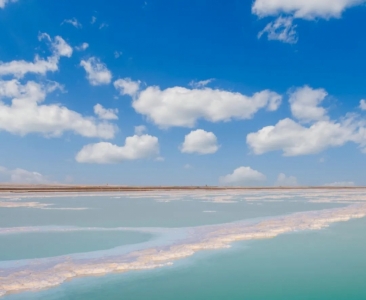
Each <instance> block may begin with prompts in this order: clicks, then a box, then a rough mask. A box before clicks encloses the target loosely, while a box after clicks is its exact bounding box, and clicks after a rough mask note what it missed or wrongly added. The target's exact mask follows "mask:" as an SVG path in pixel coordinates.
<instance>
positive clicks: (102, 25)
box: [99, 23, 109, 29]
mask: <svg viewBox="0 0 366 300" xmlns="http://www.w3.org/2000/svg"><path fill="white" fill-rule="evenodd" d="M108 26H109V25H108V24H107V23H102V24H100V26H99V29H103V28H106V27H108Z"/></svg>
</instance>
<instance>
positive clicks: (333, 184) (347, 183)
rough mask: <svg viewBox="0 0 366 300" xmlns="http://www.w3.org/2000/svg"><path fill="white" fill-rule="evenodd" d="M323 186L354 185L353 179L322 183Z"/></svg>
mask: <svg viewBox="0 0 366 300" xmlns="http://www.w3.org/2000/svg"><path fill="white" fill-rule="evenodd" d="M324 186H331V187H352V186H356V184H355V183H354V182H353V181H341V182H333V183H327V184H324Z"/></svg>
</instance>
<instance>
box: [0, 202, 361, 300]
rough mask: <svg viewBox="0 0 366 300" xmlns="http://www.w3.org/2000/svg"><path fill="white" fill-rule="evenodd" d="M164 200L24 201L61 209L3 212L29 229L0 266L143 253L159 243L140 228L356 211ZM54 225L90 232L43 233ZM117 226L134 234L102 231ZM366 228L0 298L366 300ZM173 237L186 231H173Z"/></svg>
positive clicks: (2, 219)
mask: <svg viewBox="0 0 366 300" xmlns="http://www.w3.org/2000/svg"><path fill="white" fill-rule="evenodd" d="M212 197H213V196H212ZM207 198H209V196H208V197H207ZM269 199H271V198H270V197H269ZM157 200H164V199H154V198H150V199H149V198H129V197H123V196H121V197H120V198H114V197H112V196H103V195H97V196H92V197H91V196H88V197H51V198H41V197H38V198H37V197H35V198H24V199H20V200H17V201H20V202H40V203H46V204H52V206H49V208H61V209H40V208H0V230H1V229H4V228H12V227H25V229H22V230H30V232H27V233H26V232H23V233H11V234H0V263H1V262H4V264H3V266H6V264H7V263H8V262H9V261H10V260H21V259H35V260H34V263H36V262H37V261H38V258H47V257H55V256H60V255H69V254H70V255H71V254H73V253H89V254H90V253H98V252H95V251H99V250H109V249H112V248H115V247H118V246H123V245H131V247H132V248H133V247H135V246H137V245H141V247H144V244H143V242H146V241H151V240H152V239H153V235H152V234H151V233H148V232H149V231H146V232H142V231H141V232H139V231H131V230H136V229H137V228H139V227H147V228H149V227H159V228H164V227H166V228H171V227H176V228H180V227H191V226H201V225H210V224H223V223H228V222H234V221H239V220H250V219H254V218H268V217H272V216H280V215H287V214H292V213H295V212H306V211H313V210H323V209H330V208H337V207H344V206H346V205H347V204H344V203H332V202H329V203H313V202H309V201H308V200H309V199H306V197H301V195H300V196H298V195H296V196H294V197H292V198H285V200H284V201H282V202H272V201H254V202H248V201H245V200H243V197H241V196H236V197H233V198H232V199H231V200H233V201H232V202H221V203H219V202H214V201H207V199H203V198H202V197H201V198H199V197H198V198H197V199H195V197H194V196H190V197H186V196H182V197H181V198H180V199H174V201H168V202H161V201H157ZM168 200H169V199H168ZM208 200H210V199H208ZM280 200H281V199H280ZM2 201H8V200H2ZM64 208H67V210H63V209H64ZM74 208H75V209H78V208H85V209H84V210H72V209H74ZM32 226H41V227H39V228H38V229H37V228H36V229H35V228H32ZM42 226H46V227H42ZM50 226H51V227H50ZM52 226H77V227H79V229H83V228H84V229H83V231H63V230H64V229H63V228H60V229H59V231H57V230H56V231H52V232H42V231H47V230H49V228H51V229H52ZM85 227H98V228H99V229H102V230H95V229H88V228H85ZM116 227H126V228H128V229H129V230H130V231H119V229H118V230H115V231H112V230H103V228H104V229H108V228H114V229H116ZM131 227H133V228H131ZM159 228H156V229H157V230H158V231H156V232H159V230H160V229H159ZM365 229H366V218H364V219H360V220H351V221H349V222H346V223H337V224H334V225H332V226H331V227H330V228H328V229H325V230H321V231H314V232H306V233H304V232H302V233H296V234H287V235H283V236H279V237H276V238H274V239H271V240H260V241H250V242H239V243H236V244H234V245H233V247H232V248H231V249H224V250H215V251H203V252H199V253H196V254H195V255H194V256H192V257H190V258H186V259H183V260H179V261H175V262H174V265H173V266H169V267H164V268H160V269H154V270H151V271H135V272H130V273H126V274H109V275H106V276H101V277H90V278H79V279H75V280H72V281H69V282H66V283H64V284H62V285H60V286H57V287H55V288H51V289H48V290H42V291H39V292H26V293H20V294H14V295H8V296H5V297H4V298H1V299H5V300H26V299H30V300H35V299H51V300H66V299H81V300H84V299H91V300H97V299H111V300H114V299H152V300H154V299H156V300H157V299H159V300H160V299H162V300H164V299H178V300H179V299H234V300H235V299H248V300H249V299H254V300H256V299H266V300H267V299H275V300H276V299H291V300H292V299H295V300H297V299H304V300H305V299H314V300H317V299H319V300H320V299H322V300H323V299H332V300H333V299H335V300H337V299H351V300H353V299H355V300H356V299H366V284H365V279H366V255H365V253H366V235H365V234H364V232H365ZM32 230H35V231H37V232H31V231H32ZM76 230H78V229H76ZM144 230H145V229H144ZM161 230H163V231H164V229H161ZM151 232H154V230H153V231H151ZM169 232H174V234H176V232H178V231H176V230H173V231H172V230H171V229H169ZM0 233H1V232H0ZM169 238H170V237H169ZM149 243H150V242H149ZM149 243H147V244H149ZM128 247H129V246H127V248H128ZM127 248H126V249H127ZM132 248H131V249H132ZM122 249H123V247H121V248H118V250H117V252H118V251H122ZM128 249H130V248H128ZM142 249H143V248H142ZM89 254H88V255H89ZM96 255H97V256H98V255H100V254H96ZM102 255H105V252H103V253H102ZM32 262H33V261H31V263H32ZM11 263H13V262H11ZM14 264H15V265H16V266H17V268H18V267H19V268H21V266H22V263H21V262H20V263H19V264H18V262H14ZM1 271H2V270H1V269H0V272H1ZM0 283H1V278H0Z"/></svg>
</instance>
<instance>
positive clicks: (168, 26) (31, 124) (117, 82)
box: [0, 0, 366, 186]
mask: <svg viewBox="0 0 366 300" xmlns="http://www.w3.org/2000/svg"><path fill="white" fill-rule="evenodd" d="M365 5H366V0H292V1H288V0H253V1H237V0H225V1H224V0H215V1H212V0H211V1H208V0H195V1H193V0H185V1H181V0H177V1H167V0H146V1H143V0H142V1H140V0H136V1H124V0H120V1H117V0H110V1H101V0H89V1H84V0H79V1H69V0H64V1H41V0H0V40H1V44H0V182H7V183H8V182H12V183H49V184H51V183H64V184H65V183H67V184H118V185H214V186H216V185H225V186H226V185H228V186H230V185H237V186H296V185H303V186H324V185H334V186H352V185H366V177H365V176H364V174H365V173H364V170H365V168H366V159H365V158H366V156H365V155H366V100H364V99H366V76H365V70H366V60H365V53H366V39H365V38H364V36H363V32H364V31H365V29H366V19H365V13H366V6H365Z"/></svg>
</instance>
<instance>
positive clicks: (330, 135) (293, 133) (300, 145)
mask: <svg viewBox="0 0 366 300" xmlns="http://www.w3.org/2000/svg"><path fill="white" fill-rule="evenodd" d="M355 126H356V125H355V124H353V123H352V120H351V119H346V120H344V121H342V122H339V123H337V122H333V121H319V122H316V123H315V124H313V125H311V126H310V127H304V126H302V125H300V124H298V123H296V122H295V121H293V120H291V119H284V120H281V121H279V122H278V123H277V124H276V125H275V126H267V127H264V128H263V129H261V130H259V131H258V132H255V133H250V134H248V136H247V144H248V145H249V146H250V147H251V149H252V150H253V152H254V153H255V154H263V153H266V152H270V151H276V150H282V151H283V153H284V155H285V156H297V155H307V154H316V153H319V152H321V151H323V150H325V149H327V148H329V147H339V146H342V145H344V144H346V143H347V142H349V141H355V139H356V137H357V135H356V132H355V129H356V127H355Z"/></svg>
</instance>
